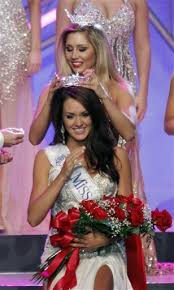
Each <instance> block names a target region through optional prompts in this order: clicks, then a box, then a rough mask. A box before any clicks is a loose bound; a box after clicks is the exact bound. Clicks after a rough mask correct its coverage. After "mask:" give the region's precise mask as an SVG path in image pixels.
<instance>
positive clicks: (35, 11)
mask: <svg viewBox="0 0 174 290" xmlns="http://www.w3.org/2000/svg"><path fill="white" fill-rule="evenodd" d="M28 5H29V11H30V22H31V29H29V26H28V25H27V19H26V14H25V11H24V8H23V5H22V1H21V0H16V1H11V0H7V1H1V2H0V35H1V42H0V80H1V81H0V103H1V104H0V128H6V127H19V128H20V127H22V128H23V129H24V131H25V134H26V136H27V135H28V131H29V126H30V123H31V120H32V88H31V75H32V74H33V73H35V72H37V71H38V70H39V68H40V65H41V49H40V1H39V0H28ZM35 151H36V148H33V147H32V146H31V144H30V143H29V141H28V140H27V137H26V138H25V140H24V142H23V143H22V144H21V145H20V146H17V147H13V148H12V149H11V151H10V152H11V154H12V156H13V162H12V163H9V164H8V165H6V166H1V168H0V180H1V181H0V195H1V204H0V227H1V229H4V231H5V232H6V233H9V234H23V233H28V234H29V233H31V232H33V231H32V229H31V227H29V225H28V224H27V217H26V210H27V204H28V199H29V192H30V190H31V186H32V167H33V161H34V157H35Z"/></svg>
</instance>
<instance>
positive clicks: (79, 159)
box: [61, 146, 85, 178]
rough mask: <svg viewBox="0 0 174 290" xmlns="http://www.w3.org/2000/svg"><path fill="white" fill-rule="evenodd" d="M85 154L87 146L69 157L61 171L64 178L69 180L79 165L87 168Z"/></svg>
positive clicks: (73, 152) (75, 150) (76, 150)
mask: <svg viewBox="0 0 174 290" xmlns="http://www.w3.org/2000/svg"><path fill="white" fill-rule="evenodd" d="M84 152H85V146H82V147H80V148H76V149H74V150H73V151H72V152H71V153H70V155H68V157H67V158H66V159H65V162H64V165H63V167H62V170H61V174H62V175H63V176H65V177H66V178H68V177H69V176H70V175H71V173H72V171H73V168H74V167H76V166H78V165H80V166H81V165H82V166H83V165H84V166H85V159H84Z"/></svg>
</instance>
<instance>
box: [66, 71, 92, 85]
mask: <svg viewBox="0 0 174 290" xmlns="http://www.w3.org/2000/svg"><path fill="white" fill-rule="evenodd" d="M85 79H87V78H86V77H84V76H80V75H79V73H77V74H72V75H68V76H64V77H62V78H61V79H60V81H61V84H62V85H63V86H64V87H70V86H79V85H80V81H84V80H85Z"/></svg>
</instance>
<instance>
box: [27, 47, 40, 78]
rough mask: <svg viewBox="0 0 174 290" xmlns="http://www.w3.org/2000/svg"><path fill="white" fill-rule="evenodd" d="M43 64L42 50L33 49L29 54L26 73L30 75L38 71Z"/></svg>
mask: <svg viewBox="0 0 174 290" xmlns="http://www.w3.org/2000/svg"><path fill="white" fill-rule="evenodd" d="M40 66H41V51H40V50H39V49H38V50H31V51H30V53H29V56H28V61H27V67H26V73H27V74H28V75H29V76H30V75H32V74H34V73H36V72H37V71H38V70H39V69H40Z"/></svg>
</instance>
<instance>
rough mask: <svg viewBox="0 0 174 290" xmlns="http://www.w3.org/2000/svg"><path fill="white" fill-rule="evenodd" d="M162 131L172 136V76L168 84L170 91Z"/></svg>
mask: <svg viewBox="0 0 174 290" xmlns="http://www.w3.org/2000/svg"><path fill="white" fill-rule="evenodd" d="M164 130H165V132H166V133H167V134H168V135H174V75H173V77H172V79H171V83H170V90H169V96H168V101H167V106H166V113H165V119H164Z"/></svg>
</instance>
